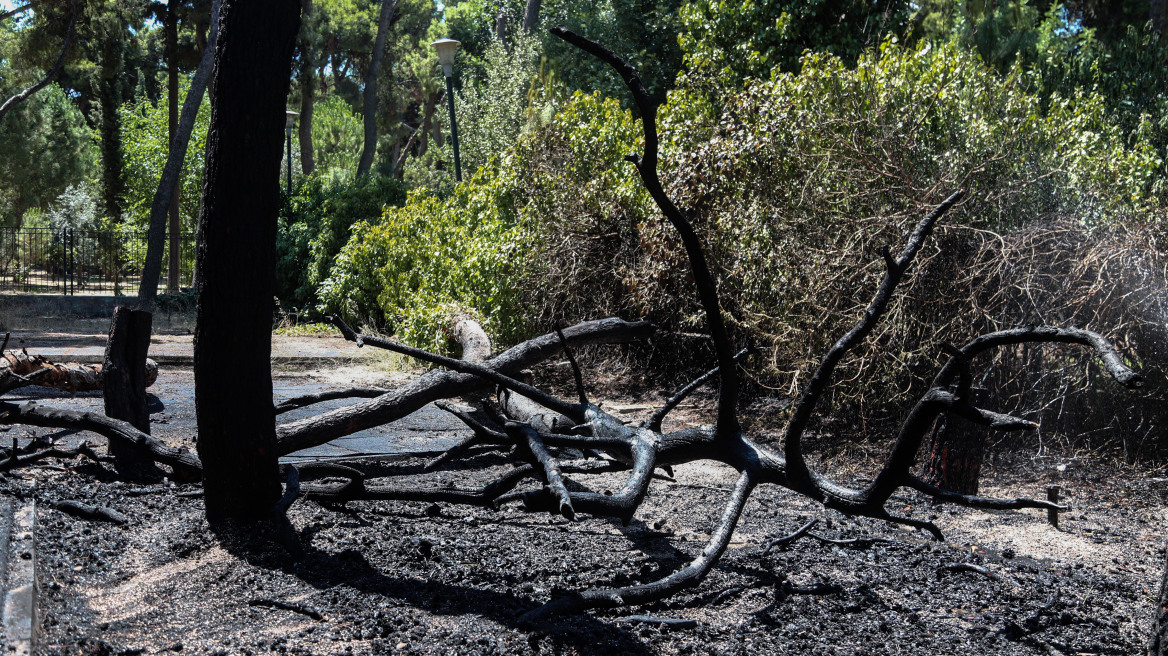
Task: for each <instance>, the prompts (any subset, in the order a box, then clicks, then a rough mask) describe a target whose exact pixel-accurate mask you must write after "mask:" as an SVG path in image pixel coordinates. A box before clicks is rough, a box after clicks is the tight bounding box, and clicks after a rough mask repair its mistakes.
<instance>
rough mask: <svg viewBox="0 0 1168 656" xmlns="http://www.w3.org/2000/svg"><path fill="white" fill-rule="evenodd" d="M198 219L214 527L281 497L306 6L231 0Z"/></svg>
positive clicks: (261, 513) (207, 476)
mask: <svg viewBox="0 0 1168 656" xmlns="http://www.w3.org/2000/svg"><path fill="white" fill-rule="evenodd" d="M220 11H221V12H222V16H221V18H220V21H219V27H220V30H221V33H220V34H219V43H218V44H217V46H216V48H215V78H214V80H213V81H212V89H213V94H214V97H215V99H216V102H215V106H214V107H213V109H212V112H211V128H210V134H209V137H208V142H209V151H210V153H209V156H208V158H207V173H206V182H205V183H204V186H203V210H202V213H201V215H200V217H199V223H200V226H201V227H202V229H203V243H202V244H200V245H199V249H198V256H197V266H198V268H199V270H200V285H199V289H198V296H199V307H198V314H197V318H196V324H195V365H194V369H195V412H196V418H197V422H198V450H199V457H200V458H201V459H202V462H203V485H204V491H205V494H204V501H205V504H206V509H207V518H208V519H209V520H211V521H219V520H224V519H229V518H231V519H237V520H242V521H254V520H259V519H264V518H266V517H267V516H268V514H269V513H270V511H271V509H272V507H273V505H274V504H275V503H276V501H277V500H278V499H279V498H280V495H281V489H280V479H279V472H278V469H277V466H276V457H277V456H276V430H275V429H276V426H275V412H274V410H273V409H272V378H271V347H272V344H271V337H272V332H271V328H272V312H273V302H272V298H273V291H274V289H275V261H276V260H275V258H276V252H275V246H276V215H277V212H278V210H279V204H280V190H279V176H280V155H281V150H282V146H283V136H284V130H283V128H284V101H285V98H286V97H287V96H288V87H289V75H290V73H291V68H292V48H293V46H294V45H295V41H296V34H297V32H298V30H299V27H300V2H299V0H247V1H246V2H245V1H244V0H226V1H225V2H224V3H223V6H222V9H221V10H220Z"/></svg>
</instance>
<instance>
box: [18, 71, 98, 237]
mask: <svg viewBox="0 0 1168 656" xmlns="http://www.w3.org/2000/svg"><path fill="white" fill-rule="evenodd" d="M5 71H6V67H5V66H4V65H3V64H0V98H3V99H4V100H7V99H8V96H9V95H11V94H12V93H14V92H15V91H16V88H15V87H16V85H15V84H12V85H10V84H8V80H10V79H12V78H11V77H9V76H7V75H6V74H5ZM0 102H3V100H0ZM96 161H97V154H96V148H95V146H94V141H93V134H92V132H91V131H90V130H89V127H88V126H86V124H85V120H84V118H83V117H82V116H81V112H80V111H78V109H77V108H76V107H75V106H74V105H73V103H72V102H70V100H69V97H68V96H67V95H66V94H65V92H64V91H63V90H62V89H61V87H59V86H57V85H56V84H50V85H49V86H48V87H46V88H44V89H42V90H41V91H40V92H39V93H37V94H36V95H34V96H33V97H31V98H29V99H28V100H25V101H24V102H22V103H20V104H19V105H17V106H16V107H15V108H13V109H12V110H11V111H10V112H8V114H7V116H5V117H4V123H3V124H2V125H0V224H3V225H6V226H15V225H19V224H20V222H21V220H22V218H23V216H24V214H25V212H27V211H29V210H44V209H47V208H48V205H49V203H50V202H52V201H53V200H55V199H56V198H57V197H58V196H59V195H61V194H62V193H63V192H64V191H65V189H66V188H67V187H68V186H70V185H77V184H81V183H82V182H84V181H85V180H87V179H88V178H89V177H90V176H92V175H93V173H94V172H95V170H96Z"/></svg>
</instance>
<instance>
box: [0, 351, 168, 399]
mask: <svg viewBox="0 0 1168 656" xmlns="http://www.w3.org/2000/svg"><path fill="white" fill-rule="evenodd" d="M34 374H36V375H35V376H34ZM13 376H21V377H26V378H27V377H32V378H31V379H30V380H29V381H26V382H25V383H24V384H27V385H40V386H41V387H52V388H54V389H59V390H62V391H65V392H96V391H99V390H102V389H103V387H104V385H105V383H104V382H103V378H102V365H90V364H79V363H76V362H64V363H60V362H53V361H52V360H49V359H48V358H46V357H44V356H43V355H36V354H33V353H29V352H28V351H27V350H23V349H22V350H20V351H5V352H4V354H3V355H0V378H2V379H7V378H9V377H13ZM156 380H158V363H157V362H155V361H154V360H151V359H149V358H147V359H146V364H145V371H144V383H145V385H146V387H150V386H151V385H153V384H154V382H155V381H156ZM13 382H14V383H15V382H16V381H15V380H14V381H13ZM20 386H21V385H18V384H13V385H11V386H9V387H8V389H15V388H16V387H20Z"/></svg>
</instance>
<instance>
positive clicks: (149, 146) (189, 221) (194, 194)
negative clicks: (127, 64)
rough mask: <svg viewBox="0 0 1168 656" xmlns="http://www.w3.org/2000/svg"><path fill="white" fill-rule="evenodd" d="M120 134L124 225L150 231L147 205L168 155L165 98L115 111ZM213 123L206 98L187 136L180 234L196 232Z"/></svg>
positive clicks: (183, 95)
mask: <svg viewBox="0 0 1168 656" xmlns="http://www.w3.org/2000/svg"><path fill="white" fill-rule="evenodd" d="M188 87H189V82H188V81H185V80H183V81H181V84H180V86H179V107H180V111H181V107H182V103H183V102H184V101H185V100H186V96H187V88H188ZM119 113H120V115H121V119H122V134H123V137H124V139H125V141H124V144H123V146H122V153H123V156H124V158H125V159H124V161H125V168H124V172H125V173H124V175H125V195H124V197H123V204H122V207H123V209H124V214H123V217H122V218H123V220H125V221H128V222H129V223H131V224H132V225H133V226H134V227H135V228H136V229H138V230H147V229H149V227H150V206H151V205H152V204H153V203H154V194H155V193H156V192H157V191H158V181H159V180H160V179H161V178H162V169H163V168H164V167H165V166H166V158H167V156H168V155H169V153H170V135H169V131H168V128H167V125H168V116H169V107H168V102H167V99H166V97H165V96H163V97H162V98H161V99H160V100H159V102H158V103H157V104H156V105H155V104H151V103H150V102H149V101H147V100H141V101H139V102H135V103H127V104H126V105H123V106H122V108H121V110H120V111H119ZM210 122H211V103H210V101H209V100H208V99H207V97H206V96H205V95H204V97H203V103H202V105H200V106H199V113H198V116H197V117H196V119H195V127H194V129H193V130H192V131H191V140H190V143H189V144H188V146H187V153H186V158H185V159H184V160H183V167H182V173H181V175H180V176H179V190H178V191H179V196H178V198H179V200H178V207H179V221H180V226H181V227H182V231H183V232H194V230H195V224H196V223H197V222H198V220H199V204H200V195H201V194H202V190H203V169H204V166H205V160H206V152H205V151H206V148H207V129H208V127H209V126H210Z"/></svg>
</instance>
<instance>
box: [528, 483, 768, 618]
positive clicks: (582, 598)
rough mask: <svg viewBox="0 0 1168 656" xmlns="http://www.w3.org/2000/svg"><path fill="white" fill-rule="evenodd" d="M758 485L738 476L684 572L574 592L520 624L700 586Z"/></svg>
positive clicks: (551, 603) (728, 542) (536, 611)
mask: <svg viewBox="0 0 1168 656" xmlns="http://www.w3.org/2000/svg"><path fill="white" fill-rule="evenodd" d="M755 482H756V481H755V476H754V474H753V473H751V472H750V471H749V470H747V471H744V472H742V473H741V474H739V475H738V481H737V482H736V483H735V484H734V491H733V492H731V493H730V500H729V501H728V502H727V503H726V508H725V509H724V510H723V511H722V519H721V521H719V522H718V528H717V530H715V531H714V534H713V535H712V536H710V541H709V542H707V543H706V547H705V548H704V549H702V553H701V554H699V555H698V557H697V558H694V559H693V560H692V561H691V562H690V564H689V565H687V566H685V567H684V568H683V569H680V570H678V571H676V572H674V573H673V574H670V575H669V576H667V577H665V578H663V579H661V580H660V581H654V582H652V583H646V584H644V585H633V586H628V587H624V588H616V589H610V590H588V591H586V592H577V593H572V594H570V595H568V596H565V597H560V598H559V599H556V600H554V601H549V602H548V603H546V604H544V605H543V606H540V607H539V608H536V609H535V610H533V611H530V612H528V613H526V614H525V615H523V616H522V617H521V618H520V621H521V622H525V623H534V622H538V621H540V620H542V619H544V618H545V617H548V616H550V615H557V614H562V613H571V612H578V611H581V610H585V609H588V608H615V607H617V606H625V605H630V604H645V603H649V602H651V601H656V600H658V599H664V598H665V597H668V596H669V595H671V594H673V593H675V592H677V591H678V590H681V589H682V588H688V587H692V586H695V585H697V584H698V583H701V581H702V579H703V578H705V576H706V574H707V573H708V572H709V571H710V568H712V567H713V566H714V563H716V562H718V559H719V558H721V557H722V554H723V553H724V552H725V551H726V547H727V546H728V545H729V544H730V537H731V536H732V535H734V527H735V526H737V525H738V518H739V517H741V516H742V508H743V507H744V506H745V505H746V500H747V499H748V498H750V493H751V492H752V491H754V486H755Z"/></svg>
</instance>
